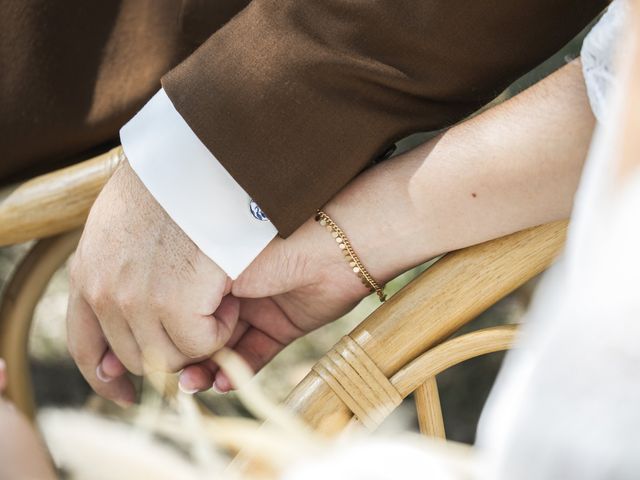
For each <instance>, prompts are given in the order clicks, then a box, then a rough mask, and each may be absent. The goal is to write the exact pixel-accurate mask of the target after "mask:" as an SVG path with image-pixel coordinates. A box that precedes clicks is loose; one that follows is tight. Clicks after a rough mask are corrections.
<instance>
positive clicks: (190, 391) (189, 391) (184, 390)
mask: <svg viewBox="0 0 640 480" xmlns="http://www.w3.org/2000/svg"><path fill="white" fill-rule="evenodd" d="M178 388H179V389H180V391H181V392H182V393H186V394H187V395H193V394H194V393H197V392H198V389H197V388H187V387H185V386H184V385H182V382H178Z"/></svg>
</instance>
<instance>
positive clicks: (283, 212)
mask: <svg viewBox="0 0 640 480" xmlns="http://www.w3.org/2000/svg"><path fill="white" fill-rule="evenodd" d="M606 3H607V2H606V1H605V0H487V1H480V0H377V1H374V0H253V1H252V2H251V3H250V4H249V6H248V7H247V8H246V9H244V10H243V11H242V12H241V13H240V14H239V15H237V16H236V17H234V19H233V20H232V21H230V22H229V23H228V24H226V25H225V26H224V27H223V28H222V29H221V30H219V31H218V32H216V33H215V34H214V35H213V36H211V37H210V38H209V39H208V40H207V41H206V42H205V43H204V44H203V45H202V46H201V47H200V48H199V49H198V50H197V51H196V52H195V53H194V54H193V55H191V56H190V57H189V58H188V59H187V60H186V61H184V62H183V63H182V64H180V65H179V66H178V67H177V68H175V69H174V70H172V71H171V72H169V73H168V74H167V75H166V76H165V77H164V78H163V86H164V88H165V90H166V92H167V94H168V95H169V97H170V98H171V100H172V101H173V103H174V105H175V106H176V108H177V110H178V111H179V112H180V113H181V115H182V116H183V117H184V118H185V120H186V121H187V123H188V124H189V125H190V126H191V128H192V129H193V131H194V132H195V133H196V135H197V136H198V137H199V138H200V139H201V140H202V142H203V143H204V144H205V145H206V146H207V147H208V148H209V149H210V150H211V151H212V153H213V154H214V155H215V156H216V158H217V159H218V160H220V162H221V163H222V164H223V165H224V166H225V168H226V169H227V170H228V171H229V173H230V174H231V175H232V176H233V177H234V178H235V179H236V180H237V181H238V182H239V183H240V184H241V185H242V186H243V187H244V189H245V190H246V191H247V192H248V193H249V194H250V195H251V196H252V197H253V198H254V199H255V200H256V201H257V202H258V204H259V205H260V206H261V207H262V208H263V209H264V210H265V212H266V213H267V215H268V216H269V217H270V218H271V220H272V221H273V222H274V224H275V225H276V227H277V228H278V231H279V233H280V235H282V236H285V237H286V236H287V235H289V234H290V233H292V232H293V231H294V230H295V229H296V228H297V227H298V226H299V225H300V224H302V223H303V222H304V221H305V220H306V219H307V218H309V217H310V216H312V215H313V213H314V212H315V209H316V208H319V207H321V206H322V205H323V204H324V203H325V202H326V201H327V200H329V199H330V198H331V197H332V196H333V195H334V194H336V193H337V192H338V191H339V190H340V188H342V187H343V186H344V185H345V184H347V183H348V182H349V181H350V180H351V179H352V178H353V177H354V176H356V175H357V174H358V173H359V172H360V171H361V170H362V169H363V168H365V167H366V166H367V164H368V163H369V162H370V161H371V160H372V159H374V158H375V157H377V156H378V155H380V154H381V153H382V152H384V151H385V150H386V149H387V148H388V146H389V145H390V144H391V143H393V142H394V141H396V140H398V139H400V138H402V137H403V136H405V135H407V134H409V133H412V132H415V131H424V130H433V129H437V128H441V127H444V126H447V125H450V124H452V123H454V122H456V121H458V120H460V119H462V118H463V117H465V116H466V115H468V114H469V113H470V112H472V111H474V110H476V109H477V108H478V107H480V106H482V105H484V104H486V103H487V102H489V101H490V100H491V99H493V98H494V97H495V96H496V95H498V94H499V93H500V92H501V91H502V90H503V89H504V88H505V87H506V86H507V85H508V84H509V83H510V82H512V81H513V80H515V79H516V78H517V77H518V76H520V75H522V74H523V73H525V72H526V71H528V70H530V69H531V68H533V67H534V66H536V65H537V64H538V63H540V62H541V61H543V60H544V59H546V58H547V57H549V56H550V55H551V54H553V53H554V52H555V51H557V50H558V49H559V48H560V47H561V46H563V45H564V44H565V43H566V42H568V41H569V40H570V39H571V38H572V37H573V36H574V35H576V34H577V33H578V32H579V31H580V30H581V29H582V28H583V27H585V26H586V25H587V23H588V22H589V21H590V20H592V19H593V18H594V17H595V16H596V15H597V13H598V12H599V11H601V10H602V9H603V8H604V7H605V5H606Z"/></svg>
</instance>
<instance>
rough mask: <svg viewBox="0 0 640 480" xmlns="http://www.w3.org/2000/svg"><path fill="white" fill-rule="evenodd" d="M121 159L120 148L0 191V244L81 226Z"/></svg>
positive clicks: (39, 236)
mask: <svg viewBox="0 0 640 480" xmlns="http://www.w3.org/2000/svg"><path fill="white" fill-rule="evenodd" d="M123 158H124V152H123V150H122V147H116V148H114V149H112V150H110V151H108V152H107V153H103V154H102V155H99V156H97V157H95V158H92V159H89V160H86V161H84V162H81V163H78V164H75V165H72V166H70V167H66V168H62V169H60V170H56V171H54V172H51V173H47V174H45V175H41V176H39V177H36V178H33V179H31V180H28V181H26V182H24V183H22V184H20V185H18V186H17V187H13V188H9V189H6V190H4V191H2V192H0V246H5V245H12V244H14V243H20V242H25V241H28V240H33V239H35V238H42V237H48V236H51V235H54V234H57V233H62V232H66V231H69V230H72V229H74V228H77V227H79V226H81V225H82V224H83V223H84V221H85V220H86V218H87V214H88V213H89V209H90V208H91V205H92V204H93V202H94V200H95V199H96V197H97V196H98V193H99V192H100V190H101V189H102V187H103V186H104V184H105V183H106V182H107V180H108V179H109V177H111V175H112V174H113V172H114V171H115V170H116V168H117V167H118V165H119V164H120V162H121V161H122V160H123Z"/></svg>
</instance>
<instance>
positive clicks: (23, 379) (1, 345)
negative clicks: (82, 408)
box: [0, 231, 80, 418]
mask: <svg viewBox="0 0 640 480" xmlns="http://www.w3.org/2000/svg"><path fill="white" fill-rule="evenodd" d="M79 238H80V232H79V231H73V232H69V233H64V234H62V235H58V236H56V237H51V238H47V239H44V240H40V241H38V242H37V243H36V244H35V246H34V247H33V248H32V249H31V251H30V252H29V253H28V254H27V255H26V257H25V258H24V259H23V260H22V262H21V263H20V265H19V266H18V268H17V269H16V270H15V272H14V273H13V276H12V277H11V279H10V281H9V283H8V284H7V287H6V290H5V292H4V295H3V298H2V300H1V303H0V357H2V358H4V359H5V360H6V362H7V370H8V372H7V373H8V385H7V396H8V398H10V399H11V400H12V401H13V402H14V404H15V405H16V407H17V408H18V409H20V410H21V411H22V412H23V413H24V414H25V415H27V416H28V417H29V418H33V416H34V411H35V408H34V401H33V390H32V387H31V375H30V372H29V361H28V343H29V331H30V329H31V322H32V319H33V312H34V310H35V308H36V305H37V304H38V301H39V300H40V298H41V297H42V294H43V293H44V291H45V289H46V288H47V285H48V284H49V281H50V280H51V277H52V276H53V274H54V273H55V272H56V271H57V270H58V268H60V266H61V265H62V264H63V263H64V262H65V261H66V259H67V258H68V257H69V255H70V254H71V252H73V251H74V250H75V248H76V245H77V244H78V240H79Z"/></svg>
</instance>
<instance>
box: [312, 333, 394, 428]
mask: <svg viewBox="0 0 640 480" xmlns="http://www.w3.org/2000/svg"><path fill="white" fill-rule="evenodd" d="M313 370H314V371H315V372H316V373H317V374H318V375H320V377H321V378H322V379H323V380H324V381H325V382H326V383H327V384H328V385H329V386H330V387H331V389H332V390H333V391H334V392H335V394H336V395H337V396H338V397H339V398H340V399H341V400H342V401H343V402H344V403H345V405H347V406H348V407H349V408H350V409H351V411H352V412H353V413H354V415H355V416H356V417H357V418H358V420H360V422H362V424H363V425H365V426H366V427H367V428H369V429H374V428H376V427H377V426H378V425H380V423H381V422H382V421H383V420H384V419H385V418H386V417H387V416H388V415H389V414H390V413H391V412H392V411H393V410H394V409H395V408H396V407H397V406H398V405H400V402H402V397H401V396H400V393H398V391H397V390H396V389H395V387H394V386H393V385H392V384H391V382H390V381H389V379H388V378H387V377H386V376H385V375H384V374H383V373H382V371H381V370H380V369H379V368H378V366H377V365H376V364H375V363H374V362H373V360H371V358H369V356H368V355H367V353H366V352H365V351H364V350H363V349H362V347H360V345H358V344H357V343H356V342H355V341H354V340H353V339H352V338H351V337H349V336H345V337H343V338H342V340H340V341H339V342H338V343H337V344H336V346H335V347H333V348H332V349H331V350H330V351H329V353H327V354H326V355H325V356H324V357H322V358H321V359H320V361H319V362H318V363H316V365H315V366H314V367H313Z"/></svg>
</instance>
